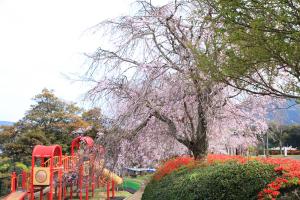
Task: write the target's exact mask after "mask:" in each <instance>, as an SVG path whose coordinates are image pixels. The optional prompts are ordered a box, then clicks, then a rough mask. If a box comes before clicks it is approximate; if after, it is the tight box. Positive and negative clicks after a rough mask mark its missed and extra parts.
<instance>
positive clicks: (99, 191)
mask: <svg viewBox="0 0 300 200" xmlns="http://www.w3.org/2000/svg"><path fill="white" fill-rule="evenodd" d="M91 195H92V193H91V192H90V193H89V196H90V197H89V200H101V199H106V192H105V191H104V189H96V190H95V196H94V197H93V198H92V197H91ZM110 195H111V193H110ZM131 195H132V194H130V193H129V192H126V191H119V192H118V191H116V193H115V196H116V197H129V196H131ZM73 199H74V200H79V198H78V197H73ZM83 199H85V194H84V193H83Z"/></svg>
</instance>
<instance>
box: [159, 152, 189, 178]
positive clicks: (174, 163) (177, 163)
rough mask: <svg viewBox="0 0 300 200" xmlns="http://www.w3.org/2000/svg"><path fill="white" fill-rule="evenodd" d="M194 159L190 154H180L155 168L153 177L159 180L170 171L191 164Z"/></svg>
mask: <svg viewBox="0 0 300 200" xmlns="http://www.w3.org/2000/svg"><path fill="white" fill-rule="evenodd" d="M194 161H195V160H194V158H192V157H190V156H181V157H176V158H172V159H170V160H167V161H166V162H164V163H163V165H162V166H160V167H159V168H158V169H157V171H156V173H155V174H154V176H153V179H154V180H157V181H159V180H160V179H162V178H163V177H164V176H166V175H167V174H170V173H172V172H173V171H175V170H177V169H179V168H180V167H183V166H187V165H191V164H192V163H194Z"/></svg>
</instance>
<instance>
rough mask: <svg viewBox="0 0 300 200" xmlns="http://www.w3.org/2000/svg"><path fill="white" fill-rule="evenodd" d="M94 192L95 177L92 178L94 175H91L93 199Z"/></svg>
mask: <svg viewBox="0 0 300 200" xmlns="http://www.w3.org/2000/svg"><path fill="white" fill-rule="evenodd" d="M94 192H95V176H94V173H93V176H92V197H94Z"/></svg>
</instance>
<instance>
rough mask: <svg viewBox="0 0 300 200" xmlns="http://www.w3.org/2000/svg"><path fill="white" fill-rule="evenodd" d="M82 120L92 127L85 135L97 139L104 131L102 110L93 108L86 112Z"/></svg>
mask: <svg viewBox="0 0 300 200" xmlns="http://www.w3.org/2000/svg"><path fill="white" fill-rule="evenodd" d="M81 118H82V120H83V121H85V122H87V123H88V124H89V126H90V128H89V130H88V131H86V132H85V135H88V136H90V137H93V138H96V137H97V133H98V132H100V131H103V129H104V127H103V123H104V119H103V118H104V117H103V116H102V113H101V109H100V108H92V109H90V110H87V111H84V112H83V113H82V115H81Z"/></svg>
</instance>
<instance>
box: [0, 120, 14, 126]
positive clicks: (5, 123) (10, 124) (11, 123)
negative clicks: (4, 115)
mask: <svg viewBox="0 0 300 200" xmlns="http://www.w3.org/2000/svg"><path fill="white" fill-rule="evenodd" d="M13 124H14V122H8V121H0V126H12V125H13Z"/></svg>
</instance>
